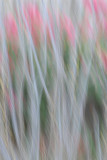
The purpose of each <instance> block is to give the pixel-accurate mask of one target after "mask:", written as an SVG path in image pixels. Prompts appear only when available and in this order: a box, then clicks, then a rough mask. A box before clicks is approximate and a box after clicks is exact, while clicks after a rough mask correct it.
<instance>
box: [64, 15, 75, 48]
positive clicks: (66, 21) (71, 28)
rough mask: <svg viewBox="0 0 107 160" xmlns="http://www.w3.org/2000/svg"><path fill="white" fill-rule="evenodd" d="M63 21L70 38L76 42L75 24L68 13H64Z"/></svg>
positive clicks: (72, 41)
mask: <svg viewBox="0 0 107 160" xmlns="http://www.w3.org/2000/svg"><path fill="white" fill-rule="evenodd" d="M62 22H63V25H62V27H63V30H64V31H65V32H66V34H67V38H68V40H69V41H70V42H71V43H72V44H73V45H74V44H75V28H74V26H73V23H72V21H71V19H70V18H69V17H67V16H66V15H64V16H63V19H62Z"/></svg>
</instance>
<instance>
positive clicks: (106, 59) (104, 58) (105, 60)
mask: <svg viewBox="0 0 107 160" xmlns="http://www.w3.org/2000/svg"><path fill="white" fill-rule="evenodd" d="M101 59H102V62H103V65H104V70H105V71H106V72H107V55H106V53H102V55H101Z"/></svg>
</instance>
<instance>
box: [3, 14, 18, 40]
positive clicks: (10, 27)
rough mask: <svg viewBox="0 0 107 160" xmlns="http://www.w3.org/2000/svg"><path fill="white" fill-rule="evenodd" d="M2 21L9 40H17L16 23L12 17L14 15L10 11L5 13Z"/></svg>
mask: <svg viewBox="0 0 107 160" xmlns="http://www.w3.org/2000/svg"><path fill="white" fill-rule="evenodd" d="M4 23H5V29H6V34H7V38H8V39H9V40H11V41H14V40H17V38H18V30H17V24H16V21H15V19H14V16H13V15H12V14H11V13H9V14H8V15H6V17H5V21H4Z"/></svg>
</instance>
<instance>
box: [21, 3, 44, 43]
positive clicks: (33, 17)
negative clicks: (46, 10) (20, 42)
mask: <svg viewBox="0 0 107 160" xmlns="http://www.w3.org/2000/svg"><path fill="white" fill-rule="evenodd" d="M24 13H25V17H26V20H27V23H28V26H29V29H30V32H31V34H32V37H33V40H34V43H35V45H37V44H38V41H39V39H40V33H42V31H43V30H42V27H43V19H42V16H41V14H40V12H39V9H38V7H37V5H34V4H31V3H30V4H27V6H26V7H24Z"/></svg>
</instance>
